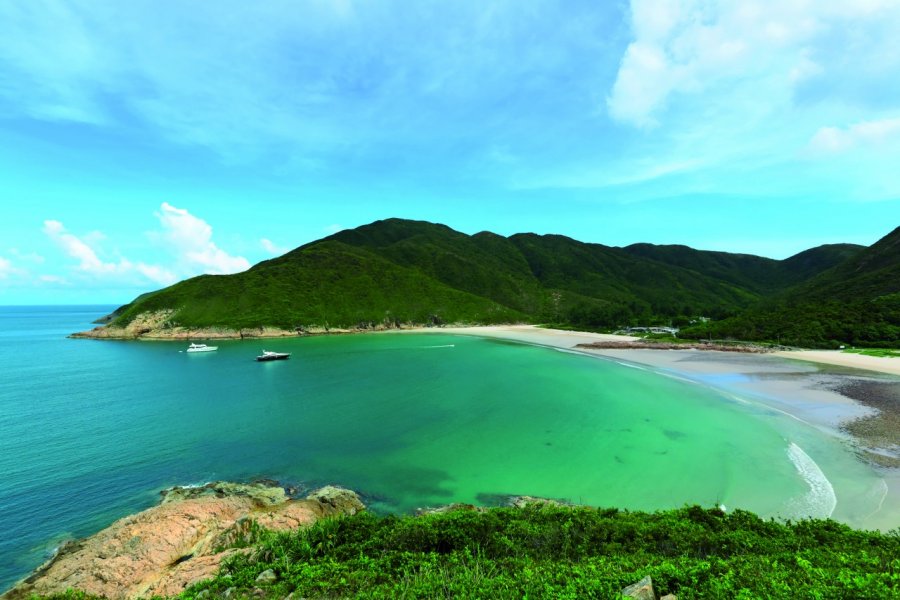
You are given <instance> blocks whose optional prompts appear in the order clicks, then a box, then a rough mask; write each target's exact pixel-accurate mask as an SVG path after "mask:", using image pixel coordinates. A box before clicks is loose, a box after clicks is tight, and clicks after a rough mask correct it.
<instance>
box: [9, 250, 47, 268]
mask: <svg viewBox="0 0 900 600" xmlns="http://www.w3.org/2000/svg"><path fill="white" fill-rule="evenodd" d="M9 253H10V254H12V255H13V256H15V257H16V258H17V259H18V260H21V261H23V262H28V263H33V264H36V265H41V264H44V261H45V260H46V259H44V257H43V256H41V255H40V254H38V253H36V252H22V251H21V250H19V249H18V248H10V249H9Z"/></svg>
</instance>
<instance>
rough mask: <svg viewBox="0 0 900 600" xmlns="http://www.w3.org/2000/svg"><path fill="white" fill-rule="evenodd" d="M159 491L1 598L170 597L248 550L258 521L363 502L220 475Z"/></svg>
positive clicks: (273, 523)
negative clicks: (70, 592)
mask: <svg viewBox="0 0 900 600" xmlns="http://www.w3.org/2000/svg"><path fill="white" fill-rule="evenodd" d="M162 495H163V498H162V501H161V502H160V504H159V505H157V506H155V507H153V508H149V509H147V510H145V511H143V512H140V513H138V514H135V515H131V516H128V517H125V518H122V519H120V520H118V521H116V522H115V523H113V524H112V525H110V526H109V527H107V528H106V529H104V530H102V531H100V532H99V533H97V534H96V535H93V536H91V537H89V538H86V539H83V540H77V541H72V542H68V543H66V544H64V545H63V546H62V547H61V548H60V549H59V550H58V551H57V553H56V556H54V557H53V558H52V559H51V560H50V561H48V562H47V563H45V564H44V565H42V566H41V567H39V568H38V569H37V570H36V571H35V572H34V573H33V574H32V575H31V576H29V577H28V578H26V579H24V580H22V581H21V582H19V583H18V584H17V585H16V586H15V587H13V588H12V589H11V590H9V591H8V592H6V593H5V594H3V595H2V596H0V599H2V600H18V599H22V598H29V597H31V596H32V595H33V594H39V595H49V594H54V593H62V592H65V591H66V590H67V589H70V588H71V589H76V590H80V591H83V592H87V593H88V594H94V595H97V596H102V597H105V598H109V599H110V600H117V599H128V598H144V597H151V596H173V595H176V594H178V593H180V592H181V591H182V590H184V589H185V588H187V587H188V586H190V585H192V584H194V583H197V582H198V581H202V580H204V579H207V578H209V577H212V576H213V575H215V573H216V572H217V571H218V569H219V566H220V564H221V563H222V561H223V560H225V559H226V558H228V557H230V556H232V555H233V554H235V553H238V552H246V551H247V548H248V547H249V546H251V545H252V544H253V543H254V541H255V539H256V536H257V535H258V533H259V531H260V528H263V529H267V530H272V531H285V530H292V529H297V528H301V527H308V526H310V525H312V524H313V523H315V522H316V521H318V520H319V519H322V518H325V517H331V516H337V515H352V514H355V513H357V512H359V511H361V510H364V509H365V506H364V505H363V503H362V501H361V500H360V499H359V496H357V495H356V493H355V492H352V491H350V490H346V489H343V488H340V487H334V486H326V487H323V488H320V489H318V490H315V491H314V492H312V493H311V494H309V495H308V496H307V497H306V498H303V499H291V498H289V497H288V495H287V494H286V492H285V490H284V489H283V488H281V487H278V486H275V485H272V484H267V483H256V484H238V483H227V482H216V483H210V484H207V485H204V486H202V487H185V488H182V487H176V488H173V489H171V490H166V491H164V492H163V493H162Z"/></svg>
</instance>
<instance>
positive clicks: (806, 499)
mask: <svg viewBox="0 0 900 600" xmlns="http://www.w3.org/2000/svg"><path fill="white" fill-rule="evenodd" d="M787 454H788V458H790V459H791V462H792V463H794V467H795V468H796V469H797V473H799V474H800V477H802V478H803V480H804V481H805V482H806V485H808V486H809V491H808V492H807V493H806V494H804V495H803V496H801V497H800V498H797V499H795V500H794V501H793V502H791V506H790V508H792V509H794V510H792V511H791V512H794V513H796V516H798V517H816V518H820V519H824V518H827V517H830V516H831V514H832V513H833V512H834V509H835V507H836V506H837V496H835V494H834V487H832V485H831V482H830V481H828V478H827V477H825V473H823V472H822V469H820V468H819V465H817V464H816V461H814V460H813V459H812V458H810V456H809V454H807V453H806V452H804V451H803V448H801V447H800V446H798V445H797V444H795V443H794V442H791V443H790V445H789V446H788V449H787Z"/></svg>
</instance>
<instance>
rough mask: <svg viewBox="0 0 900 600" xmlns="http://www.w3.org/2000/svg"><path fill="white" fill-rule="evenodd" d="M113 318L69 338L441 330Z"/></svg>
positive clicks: (165, 314)
mask: <svg viewBox="0 0 900 600" xmlns="http://www.w3.org/2000/svg"><path fill="white" fill-rule="evenodd" d="M114 315H115V313H113V314H111V315H107V316H106V317H103V318H101V319H99V320H97V321H95V323H101V324H100V325H98V326H97V327H94V328H93V329H88V330H87V331H79V332H77V333H73V334H71V335H69V337H70V338H85V339H95V340H137V339H142V340H243V339H257V338H282V337H298V336H305V335H334V334H345V333H365V332H371V331H396V330H410V329H422V328H430V327H437V326H438V325H431V324H421V323H407V322H395V321H384V322H372V321H364V322H360V323H358V324H357V325H356V326H354V327H330V326H328V325H304V326H302V327H296V328H294V329H281V328H278V327H270V326H262V327H241V328H229V327H184V326H181V325H178V324H176V323H173V321H172V318H173V316H174V315H175V311H174V310H157V311H152V312H145V313H141V314H140V315H138V316H137V317H135V318H134V319H133V320H132V321H131V322H129V323H128V324H127V325H117V324H116V321H115V318H114ZM468 325H469V324H467V323H458V324H454V326H468ZM440 326H443V325H440Z"/></svg>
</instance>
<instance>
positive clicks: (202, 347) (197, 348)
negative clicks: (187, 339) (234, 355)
mask: <svg viewBox="0 0 900 600" xmlns="http://www.w3.org/2000/svg"><path fill="white" fill-rule="evenodd" d="M218 349H219V347H218V346H207V345H206V344H191V345H190V346H188V349H187V351H188V352H212V351H213V350H218Z"/></svg>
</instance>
